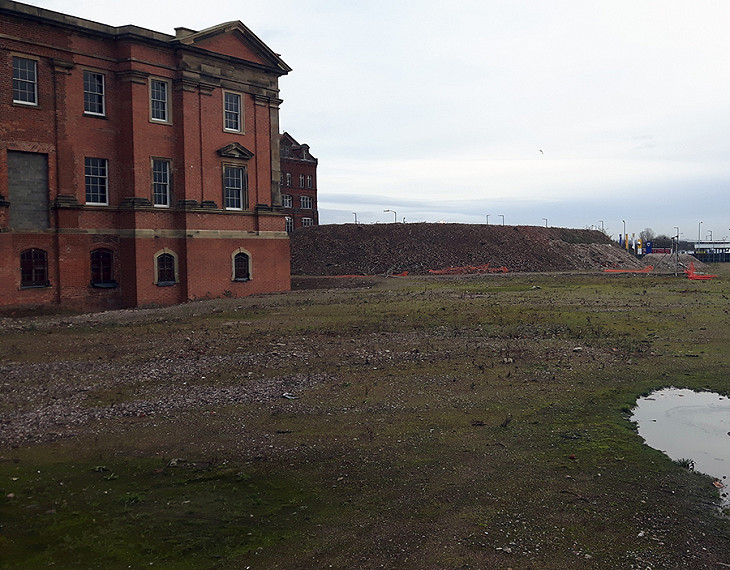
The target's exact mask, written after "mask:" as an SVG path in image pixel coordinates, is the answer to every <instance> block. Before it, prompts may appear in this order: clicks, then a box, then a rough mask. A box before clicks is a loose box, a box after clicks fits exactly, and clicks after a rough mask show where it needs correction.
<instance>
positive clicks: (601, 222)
mask: <svg viewBox="0 0 730 570" xmlns="http://www.w3.org/2000/svg"><path fill="white" fill-rule="evenodd" d="M598 223H599V224H601V231H603V220H598Z"/></svg>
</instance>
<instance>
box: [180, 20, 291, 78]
mask: <svg viewBox="0 0 730 570" xmlns="http://www.w3.org/2000/svg"><path fill="white" fill-rule="evenodd" d="M176 32H177V34H178V35H177V38H176V41H178V42H179V43H181V44H183V45H188V46H191V47H196V48H199V49H204V50H207V51H211V52H214V53H218V54H224V55H228V56H231V57H235V58H237V59H242V60H245V61H251V62H254V63H257V64H259V65H263V66H265V67H268V68H269V69H271V70H275V71H276V72H277V73H278V74H286V73H288V72H289V71H291V67H289V66H288V65H287V64H286V63H284V61H283V60H282V59H281V57H279V55H278V54H277V53H274V52H273V51H272V50H271V48H269V46H267V45H266V44H265V43H264V42H262V41H261V40H260V39H259V38H258V37H257V36H256V34H254V33H253V32H252V31H251V30H249V29H248V28H247V27H246V26H245V25H243V23H242V22H240V21H234V22H226V23H224V24H219V25H217V26H213V27H212V28H207V29H205V30H202V31H199V32H196V31H194V30H188V29H185V28H178V29H177V30H176Z"/></svg>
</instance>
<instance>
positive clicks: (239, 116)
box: [223, 90, 243, 133]
mask: <svg viewBox="0 0 730 570" xmlns="http://www.w3.org/2000/svg"><path fill="white" fill-rule="evenodd" d="M228 97H233V98H234V99H237V100H238V110H237V111H233V110H229V108H228ZM229 116H230V117H232V118H235V122H236V126H235V127H232V126H229V125H228V123H229ZM223 130H224V131H225V132H227V133H242V132H243V95H241V94H240V93H236V92H235V91H225V90H224V91H223Z"/></svg>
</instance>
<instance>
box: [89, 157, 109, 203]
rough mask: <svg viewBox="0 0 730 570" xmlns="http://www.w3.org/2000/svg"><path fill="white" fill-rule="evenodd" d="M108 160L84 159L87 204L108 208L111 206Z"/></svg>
mask: <svg viewBox="0 0 730 570" xmlns="http://www.w3.org/2000/svg"><path fill="white" fill-rule="evenodd" d="M108 165H109V164H108V161H107V159H106V158H90V157H86V158H84V181H85V185H86V203H87V204H92V205H97V206H98V205H101V206H106V205H108V204H109V192H108V188H109V176H108V170H109V169H108Z"/></svg>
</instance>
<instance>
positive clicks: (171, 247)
mask: <svg viewBox="0 0 730 570" xmlns="http://www.w3.org/2000/svg"><path fill="white" fill-rule="evenodd" d="M176 32H177V33H176V35H175V36H171V35H167V34H163V33H159V32H155V31H151V30H147V29H143V28H139V27H137V26H133V25H128V26H122V27H112V26H107V25H104V24H99V23H96V22H92V21H88V20H83V19H81V18H77V17H72V16H67V15H64V14H60V13H58V12H52V11H50V10H45V9H42V8H37V7H34V6H29V5H26V4H21V3H19V2H10V1H7V0H0V61H1V63H2V65H1V66H0V82H1V83H2V85H3V89H2V91H0V93H1V97H2V98H1V99H0V305H2V306H21V305H48V304H60V305H70V306H71V305H72V306H77V307H80V308H84V309H106V308H117V307H132V306H138V305H147V304H163V305H164V304H174V303H179V302H183V301H186V300H189V299H197V298H205V297H220V296H229V297H230V296H233V297H238V296H244V295H249V294H253V293H262V292H271V291H284V290H288V289H289V288H290V265H289V239H288V235H287V233H286V227H285V216H284V215H283V213H282V210H281V194H280V188H279V180H280V165H279V135H278V133H279V105H280V103H281V100H280V99H279V87H278V79H279V77H280V76H282V75H285V74H286V73H288V72H289V71H290V68H289V67H288V66H287V64H286V63H284V61H282V59H281V58H280V57H279V56H278V55H277V54H276V53H274V52H273V51H272V50H271V49H270V48H269V47H267V46H266V45H265V44H264V43H263V42H262V41H261V40H260V39H259V38H257V37H256V36H255V35H254V34H253V33H252V32H251V31H250V30H249V29H248V28H246V26H244V25H243V24H242V23H241V22H227V23H224V24H220V25H218V26H214V27H212V28H208V29H206V30H202V31H194V30H189V29H185V28H178V29H177V30H176ZM296 172H297V175H298V173H299V171H296ZM305 182H306V181H305ZM313 184H314V182H312V185H313ZM313 208H314V206H313V205H312V206H311V207H310V209H309V210H310V211H312V212H313V211H315V210H314V209H313Z"/></svg>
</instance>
